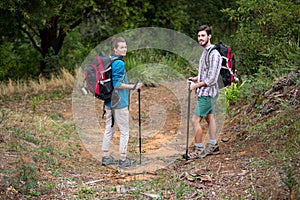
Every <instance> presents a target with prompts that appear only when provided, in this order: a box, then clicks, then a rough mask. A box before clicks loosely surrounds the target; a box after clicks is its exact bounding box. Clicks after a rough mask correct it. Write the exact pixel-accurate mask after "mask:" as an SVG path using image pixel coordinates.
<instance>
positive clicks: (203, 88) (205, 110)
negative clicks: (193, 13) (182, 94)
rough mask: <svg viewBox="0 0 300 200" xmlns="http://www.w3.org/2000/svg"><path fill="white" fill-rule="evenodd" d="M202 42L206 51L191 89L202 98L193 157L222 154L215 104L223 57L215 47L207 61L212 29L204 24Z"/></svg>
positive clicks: (196, 117)
mask: <svg viewBox="0 0 300 200" xmlns="http://www.w3.org/2000/svg"><path fill="white" fill-rule="evenodd" d="M197 37H198V43H199V44H200V45H201V46H202V47H203V52H202V55H201V57H200V62H199V70H198V76H196V77H190V78H189V79H188V80H189V81H191V85H190V89H191V90H196V91H197V96H198V101H197V105H196V108H195V111H194V114H193V116H192V124H193V127H194V131H195V145H194V148H193V151H191V152H190V153H189V154H188V156H189V157H190V158H191V159H194V158H204V157H206V156H207V155H211V154H218V153H220V150H219V145H218V142H217V134H216V132H217V127H216V122H215V115H214V110H215V103H216V101H217V98H218V94H219V92H220V91H219V87H218V83H217V81H218V77H219V74H220V70H221V65H222V57H221V55H220V53H219V52H218V51H217V50H216V49H214V50H212V52H211V53H210V54H209V57H208V59H209V62H208V63H206V62H205V60H206V56H207V53H208V51H209V49H210V48H212V47H213V44H211V42H210V39H211V28H210V27H209V26H207V25H202V26H200V27H199V28H198V30H197ZM203 118H205V120H206V122H207V123H208V132H209V139H210V140H209V142H208V143H207V144H206V146H205V148H204V146H203V130H202V127H201V124H200V122H201V120H202V119H203Z"/></svg>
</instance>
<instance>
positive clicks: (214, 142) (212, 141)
mask: <svg viewBox="0 0 300 200" xmlns="http://www.w3.org/2000/svg"><path fill="white" fill-rule="evenodd" d="M209 143H210V144H213V145H216V144H217V140H209Z"/></svg>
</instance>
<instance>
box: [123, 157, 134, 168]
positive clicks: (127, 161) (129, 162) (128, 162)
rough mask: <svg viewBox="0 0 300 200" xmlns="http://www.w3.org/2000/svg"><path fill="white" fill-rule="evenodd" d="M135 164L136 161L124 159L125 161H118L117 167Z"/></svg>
mask: <svg viewBox="0 0 300 200" xmlns="http://www.w3.org/2000/svg"><path fill="white" fill-rule="evenodd" d="M135 162H136V160H134V159H130V158H126V159H125V160H119V167H120V168H124V167H129V166H132V165H134V163H135Z"/></svg>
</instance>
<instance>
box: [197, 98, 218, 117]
mask: <svg viewBox="0 0 300 200" xmlns="http://www.w3.org/2000/svg"><path fill="white" fill-rule="evenodd" d="M217 99H218V96H215V97H214V98H212V97H210V96H201V97H198V102H197V105H196V108H195V111H194V114H195V115H197V116H199V117H206V116H207V115H208V114H212V113H214V112H215V104H216V102H217Z"/></svg>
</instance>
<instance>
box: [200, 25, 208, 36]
mask: <svg viewBox="0 0 300 200" xmlns="http://www.w3.org/2000/svg"><path fill="white" fill-rule="evenodd" d="M200 31H206V33H207V35H211V28H210V27H209V26H208V25H201V26H199V28H198V30H197V35H198V33H199V32H200Z"/></svg>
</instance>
